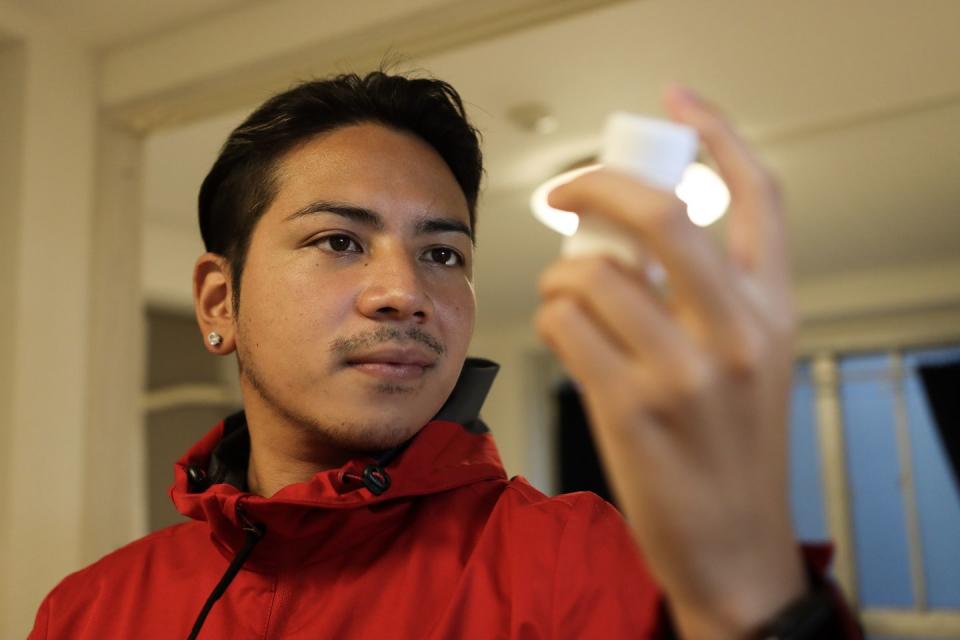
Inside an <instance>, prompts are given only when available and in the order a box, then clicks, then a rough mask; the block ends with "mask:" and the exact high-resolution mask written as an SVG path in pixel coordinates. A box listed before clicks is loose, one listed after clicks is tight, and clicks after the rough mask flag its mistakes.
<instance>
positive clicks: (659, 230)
mask: <svg viewBox="0 0 960 640" xmlns="http://www.w3.org/2000/svg"><path fill="white" fill-rule="evenodd" d="M549 202H550V205H551V206H553V207H557V208H559V209H564V210H566V211H587V212H588V213H587V214H586V215H598V216H599V215H602V216H604V217H606V218H608V219H610V220H612V221H614V222H615V223H618V224H619V225H621V226H623V227H624V228H625V229H626V230H627V231H628V232H632V233H634V234H636V236H637V237H638V238H639V240H640V242H641V243H642V244H643V245H644V246H646V247H648V248H649V249H650V250H651V251H652V252H653V253H654V255H655V256H656V257H657V259H658V260H659V261H660V262H661V264H662V265H663V267H664V268H665V269H666V271H667V274H668V277H669V281H670V287H671V293H672V295H673V296H674V300H675V301H676V304H677V306H678V307H681V308H682V307H688V308H689V309H691V310H692V311H694V313H693V314H689V316H690V317H692V318H699V320H698V322H699V324H700V325H701V328H702V330H703V331H707V330H708V329H710V328H711V327H715V328H716V327H719V328H722V327H724V326H727V325H728V324H729V323H731V322H732V321H733V319H734V318H735V317H736V314H737V310H738V308H740V307H741V306H742V305H741V304H740V300H739V295H738V292H737V291H736V287H735V284H736V278H735V277H734V276H735V275H736V274H734V273H733V272H732V270H731V268H730V265H729V263H728V261H727V257H726V256H724V255H723V253H722V251H721V250H720V249H719V247H717V245H716V244H715V243H714V242H713V240H712V239H711V238H710V237H709V236H708V235H707V234H706V232H705V231H704V230H703V229H701V228H699V227H697V226H696V225H694V224H693V223H692V222H691V221H690V218H689V217H687V215H686V210H685V208H684V206H683V203H682V202H680V201H679V200H678V199H677V198H675V197H673V196H672V195H671V194H668V193H666V192H664V191H661V190H659V189H655V188H653V187H650V186H648V185H645V184H643V183H642V182H640V181H638V180H636V179H634V178H632V177H630V176H627V175H626V174H622V173H618V172H616V171H611V170H609V169H601V170H599V171H593V172H591V173H588V174H586V175H583V176H580V177H578V178H576V179H574V180H572V181H570V182H568V183H566V184H564V185H561V186H560V187H557V188H556V189H554V190H553V191H552V192H551V193H550V197H549ZM685 315H688V314H685Z"/></svg>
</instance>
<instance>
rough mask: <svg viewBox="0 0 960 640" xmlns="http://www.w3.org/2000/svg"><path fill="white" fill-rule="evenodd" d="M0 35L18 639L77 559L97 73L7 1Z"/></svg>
mask: <svg viewBox="0 0 960 640" xmlns="http://www.w3.org/2000/svg"><path fill="white" fill-rule="evenodd" d="M0 31H4V32H6V33H8V34H10V35H11V36H12V37H13V38H14V39H17V40H19V41H20V42H21V43H22V46H23V56H22V59H21V61H20V62H19V63H18V62H17V61H16V60H14V59H12V58H10V57H8V56H4V57H3V59H4V62H3V63H0V67H3V69H2V71H0V73H3V74H4V75H5V76H7V77H9V76H10V74H11V73H13V74H15V73H17V69H18V67H19V70H20V72H22V78H23V83H22V84H21V85H20V86H19V87H18V86H17V83H15V82H13V83H11V84H9V85H8V84H6V83H4V98H3V100H2V101H0V102H3V103H4V106H3V107H0V109H3V110H4V111H5V112H6V113H10V105H11V104H13V103H15V102H19V103H20V106H21V107H22V111H21V112H20V118H19V135H20V143H21V144H20V145H19V147H17V146H16V145H11V146H8V145H6V144H4V145H3V152H2V154H0V155H2V156H3V160H2V162H3V164H5V165H7V166H9V163H11V162H12V163H13V164H15V165H16V166H18V167H19V176H18V179H17V183H18V184H17V185H15V186H14V187H13V188H11V189H9V190H8V189H7V187H9V186H10V185H4V187H5V188H4V190H3V193H4V194H5V195H4V196H2V197H3V199H4V200H3V202H2V206H3V223H2V224H3V231H4V233H3V234H0V236H2V237H4V238H5V239H3V240H0V243H2V244H3V245H7V244H10V241H11V239H13V243H14V244H15V247H14V250H13V251H9V252H8V251H7V249H10V247H7V246H3V247H2V249H3V251H0V253H2V254H3V255H4V256H5V257H4V258H3V260H4V261H5V262H6V263H5V264H4V265H3V267H4V283H3V285H2V287H3V289H4V290H3V293H4V294H7V295H5V296H4V298H3V299H4V302H5V306H6V307H7V309H6V310H5V315H4V317H3V319H2V320H0V322H2V328H3V329H5V330H6V331H10V333H9V334H8V335H9V337H8V338H7V340H9V345H8V346H11V347H12V348H11V349H10V350H9V351H8V350H6V349H5V350H4V353H5V355H4V357H3V361H4V363H5V365H4V371H3V372H2V373H0V376H2V378H3V379H2V381H0V382H2V383H3V384H0V386H3V387H7V386H8V385H7V384H6V383H7V382H9V381H10V380H9V377H10V372H11V371H12V372H15V376H13V379H12V384H10V385H9V390H8V392H7V394H8V395H7V397H6V398H4V400H5V402H4V404H3V406H2V407H0V409H2V410H3V414H2V423H0V432H2V436H0V442H2V443H3V444H4V445H5V446H4V447H3V448H2V450H0V457H2V459H0V467H2V468H3V469H5V470H6V476H5V477H4V478H3V480H4V482H3V485H2V494H3V498H2V501H0V505H3V507H4V509H3V524H4V526H3V543H4V544H3V547H2V549H0V554H2V561H3V562H2V564H3V571H2V574H0V580H2V582H0V637H4V638H16V637H23V636H24V635H26V632H27V630H28V629H29V627H30V625H31V624H32V620H33V615H34V612H35V610H36V607H37V605H38V604H39V600H40V598H41V597H42V595H43V594H44V592H45V591H47V590H48V589H50V588H51V587H52V586H53V585H54V584H55V583H56V582H57V580H59V578H61V577H62V576H63V574H64V571H65V569H66V568H69V567H74V566H76V565H77V563H78V562H79V560H80V559H81V558H80V536H79V531H80V530H81V523H82V517H83V514H82V509H83V501H82V489H83V472H84V462H83V458H82V456H81V455H78V452H79V451H82V450H83V444H84V428H85V414H86V395H87V389H86V386H85V380H86V367H87V357H88V351H87V309H88V306H89V303H88V293H89V261H90V250H91V219H92V215H93V212H92V197H93V193H92V192H93V185H92V183H93V172H94V129H95V124H94V113H95V109H94V103H95V100H94V86H95V84H94V82H95V78H94V71H93V62H92V59H91V56H89V55H88V54H87V53H86V52H85V51H84V50H82V49H81V48H79V47H77V46H75V45H73V44H71V43H70V41H69V39H68V38H66V37H65V36H64V35H63V34H60V33H56V32H54V31H53V30H50V29H47V28H46V27H45V26H44V25H42V24H38V23H36V22H33V21H31V20H29V19H28V18H26V17H25V16H23V15H22V14H20V13H18V12H17V11H16V10H14V9H13V8H11V7H9V6H7V5H0ZM11 65H12V68H11ZM15 174H16V172H15V173H14V174H12V175H15ZM7 180H9V177H8V178H7ZM11 196H13V197H12V198H11ZM14 199H15V200H14ZM10 200H14V202H10ZM10 230H13V231H14V233H13V234H12V235H9V236H8V235H7V234H6V232H7V231H10ZM7 274H12V275H13V277H12V278H8V277H6V276H7ZM6 331H3V332H2V333H6ZM6 354H10V355H9V356H8V355H6Z"/></svg>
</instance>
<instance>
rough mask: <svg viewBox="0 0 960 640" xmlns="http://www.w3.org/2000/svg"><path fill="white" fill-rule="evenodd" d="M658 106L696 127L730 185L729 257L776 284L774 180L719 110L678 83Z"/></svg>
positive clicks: (779, 248)
mask: <svg viewBox="0 0 960 640" xmlns="http://www.w3.org/2000/svg"><path fill="white" fill-rule="evenodd" d="M664 105H665V107H666V108H667V111H668V113H669V114H670V116H671V117H672V118H673V119H674V120H676V121H678V122H681V123H683V124H686V125H689V126H691V127H693V128H694V129H696V131H697V133H698V134H699V135H700V139H701V140H703V143H704V145H705V146H706V148H707V150H708V151H709V153H710V155H711V156H712V157H713V158H714V160H715V161H716V163H717V168H718V169H719V172H720V176H721V177H722V178H723V180H724V181H725V182H726V183H727V186H728V187H729V189H730V195H731V200H732V207H731V210H730V222H729V224H728V230H729V244H730V253H731V257H732V258H733V259H734V261H735V262H736V263H737V264H738V265H740V266H741V267H743V268H744V269H746V270H748V271H750V272H752V273H755V274H757V276H758V277H759V278H760V279H761V280H763V281H764V282H766V283H769V284H772V285H773V286H781V285H782V284H783V283H784V282H785V281H786V279H787V264H788V260H787V253H786V251H787V246H786V234H785V229H784V226H785V223H784V215H783V202H782V197H781V194H780V189H779V185H778V183H777V181H776V180H775V179H774V178H773V176H772V175H771V174H770V172H769V171H767V169H766V168H764V166H763V164H762V163H761V162H760V160H759V158H758V157H757V156H756V154H755V153H754V152H753V150H752V149H751V148H750V146H749V145H748V144H747V143H746V142H744V140H743V139H742V138H741V137H740V136H739V135H738V134H737V132H736V131H735V130H734V128H733V126H732V125H731V124H730V122H729V121H728V120H727V118H726V117H725V116H724V115H723V114H722V113H721V112H720V111H719V109H717V108H716V107H714V106H713V105H710V104H709V103H707V102H706V101H704V100H703V99H701V98H700V97H699V96H697V95H695V94H694V93H693V92H692V91H690V90H689V89H686V88H685V87H680V86H678V85H674V86H671V87H669V88H668V89H667V91H666V92H665V94H664Z"/></svg>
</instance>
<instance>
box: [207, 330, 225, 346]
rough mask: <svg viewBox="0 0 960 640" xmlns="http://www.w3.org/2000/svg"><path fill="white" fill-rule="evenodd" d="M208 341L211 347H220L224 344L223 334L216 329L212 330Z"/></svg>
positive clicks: (208, 335)
mask: <svg viewBox="0 0 960 640" xmlns="http://www.w3.org/2000/svg"><path fill="white" fill-rule="evenodd" d="M207 342H208V343H209V344H210V346H211V347H219V346H220V345H221V344H223V336H222V335H220V334H219V333H217V332H216V331H211V332H210V333H208V334H207Z"/></svg>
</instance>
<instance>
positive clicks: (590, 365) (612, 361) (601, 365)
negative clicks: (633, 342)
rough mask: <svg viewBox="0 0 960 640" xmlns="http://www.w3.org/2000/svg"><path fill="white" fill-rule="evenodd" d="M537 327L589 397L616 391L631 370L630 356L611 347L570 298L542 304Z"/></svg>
mask: <svg viewBox="0 0 960 640" xmlns="http://www.w3.org/2000/svg"><path fill="white" fill-rule="evenodd" d="M534 326H535V327H536V329H537V333H539V334H540V337H541V338H543V340H544V342H546V344H547V346H548V347H550V349H551V350H552V351H553V352H554V353H556V355H557V357H558V358H560V360H561V362H563V363H564V365H565V366H566V367H567V370H568V371H569V372H570V375H572V376H573V378H574V379H575V380H577V382H579V383H580V384H581V385H582V386H583V388H584V391H585V392H586V393H591V394H593V393H596V392H597V391H598V390H602V389H605V388H607V389H609V388H611V387H612V386H613V387H614V388H615V384H616V381H617V380H623V376H624V373H625V371H626V369H627V367H628V363H627V356H626V354H624V353H623V352H622V351H620V350H619V349H617V347H616V346H614V345H613V344H611V342H610V340H609V339H608V338H607V336H605V335H604V334H603V333H602V332H601V331H600V330H599V329H598V328H597V327H596V326H595V325H594V324H593V322H591V320H590V319H589V318H588V317H587V315H586V313H585V312H584V311H583V310H582V309H580V307H579V306H578V305H577V303H576V302H575V301H574V300H573V299H572V298H570V297H569V296H557V297H554V298H552V299H550V300H547V301H545V302H544V303H543V304H541V306H540V308H539V309H538V310H537V313H536V315H535V316H534Z"/></svg>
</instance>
